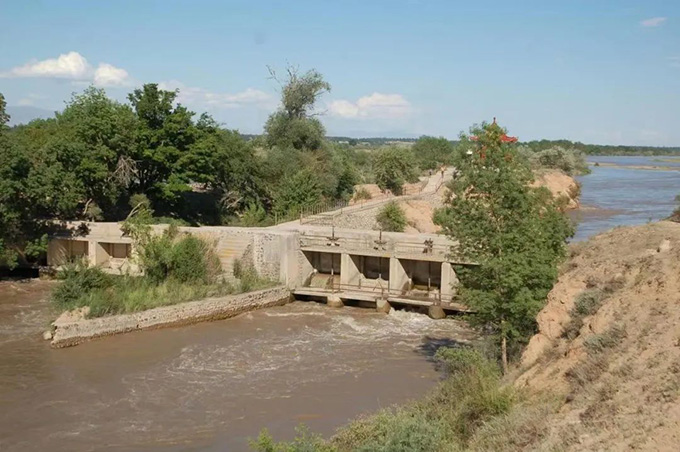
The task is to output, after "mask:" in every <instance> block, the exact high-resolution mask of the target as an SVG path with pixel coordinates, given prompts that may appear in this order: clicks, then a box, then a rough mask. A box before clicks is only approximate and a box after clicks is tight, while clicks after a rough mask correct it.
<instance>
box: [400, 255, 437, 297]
mask: <svg viewBox="0 0 680 452" xmlns="http://www.w3.org/2000/svg"><path fill="white" fill-rule="evenodd" d="M398 263H399V267H401V268H400V270H402V271H403V274H404V275H405V276H406V278H407V281H406V283H405V284H404V285H403V286H402V287H400V288H399V289H401V290H402V293H403V294H404V295H407V294H408V295H409V296H415V297H426V298H433V297H435V298H438V297H439V294H440V291H441V275H442V264H441V262H430V261H416V260H410V259H398Z"/></svg>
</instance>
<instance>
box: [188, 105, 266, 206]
mask: <svg viewBox="0 0 680 452" xmlns="http://www.w3.org/2000/svg"><path fill="white" fill-rule="evenodd" d="M210 121H212V120H211V119H210V118H208V117H207V116H204V117H202V118H201V120H199V124H198V128H199V130H200V131H201V132H202V133H201V137H200V138H199V139H198V141H197V142H196V143H195V144H194V145H192V148H191V152H190V153H188V154H186V155H185V156H184V157H183V158H182V159H180V161H179V165H180V166H181V167H182V168H183V171H184V172H185V174H186V176H187V177H188V178H189V179H190V180H191V181H193V182H198V183H203V184H206V185H207V187H208V188H209V189H211V190H213V191H215V192H216V193H217V196H218V199H219V203H220V206H221V210H222V213H223V214H224V215H225V216H232V215H234V214H236V213H238V212H241V211H242V210H243V209H245V208H246V207H248V206H250V205H256V206H257V205H264V204H266V203H267V202H268V197H267V193H266V190H265V187H264V182H263V180H262V169H261V168H262V164H261V161H260V158H259V157H258V156H256V155H255V153H254V151H253V147H252V145H251V144H249V143H247V142H245V141H244V140H243V138H241V136H240V135H239V133H238V132H236V131H231V130H222V129H219V128H217V126H216V124H215V125H214V126H211V125H209V124H210Z"/></svg>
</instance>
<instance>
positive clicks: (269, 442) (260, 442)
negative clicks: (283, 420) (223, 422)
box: [250, 425, 336, 452]
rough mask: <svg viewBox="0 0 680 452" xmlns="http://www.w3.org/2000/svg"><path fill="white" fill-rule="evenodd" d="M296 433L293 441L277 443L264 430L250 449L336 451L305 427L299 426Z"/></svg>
mask: <svg viewBox="0 0 680 452" xmlns="http://www.w3.org/2000/svg"><path fill="white" fill-rule="evenodd" d="M295 431H296V433H297V435H296V436H295V439H294V440H293V441H290V442H286V441H282V442H280V443H277V442H275V441H274V438H272V436H271V435H270V434H269V432H268V431H267V430H266V429H264V430H262V431H261V432H260V434H259V436H258V437H257V439H256V440H254V441H250V448H251V449H252V450H254V451H257V452H332V451H335V450H336V449H335V448H334V447H333V446H331V445H329V444H327V443H326V442H325V441H324V440H323V438H322V437H321V436H319V435H315V434H313V433H310V432H309V430H308V429H307V427H305V426H304V425H301V426H298V427H297V428H296V429H295Z"/></svg>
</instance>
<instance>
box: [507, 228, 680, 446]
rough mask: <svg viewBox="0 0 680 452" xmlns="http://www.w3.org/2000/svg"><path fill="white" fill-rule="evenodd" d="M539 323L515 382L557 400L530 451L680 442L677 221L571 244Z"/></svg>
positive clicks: (679, 252)
mask: <svg viewBox="0 0 680 452" xmlns="http://www.w3.org/2000/svg"><path fill="white" fill-rule="evenodd" d="M577 300H578V301H577ZM588 300H590V302H588ZM593 300H595V302H593ZM576 304H578V308H579V309H581V312H580V314H579V312H577V311H576V310H575V305H576ZM588 306H589V308H588V309H584V307H588ZM584 311H587V312H585V313H584ZM538 323H539V328H540V332H539V333H538V334H537V335H535V336H534V337H533V338H532V339H531V342H530V344H529V346H528V347H527V349H526V351H525V353H524V355H523V359H522V365H521V369H520V371H519V373H520V375H519V377H518V378H517V380H516V381H515V384H516V385H517V386H519V387H524V388H527V389H529V390H530V391H531V392H543V391H546V392H550V393H552V394H557V395H558V397H562V398H563V400H564V402H563V405H562V406H561V408H560V409H559V411H558V412H557V413H555V414H554V415H553V416H552V417H550V418H549V419H548V421H547V422H548V423H549V426H550V428H549V432H550V434H549V435H547V436H546V437H545V438H544V440H543V441H542V442H541V444H540V447H534V446H536V445H533V446H532V447H531V449H530V450H539V449H540V450H552V448H553V447H558V448H559V449H560V450H583V451H586V450H587V451H590V450H607V451H609V450H649V451H652V450H668V451H676V450H680V224H678V223H673V222H669V221H662V222H659V223H654V224H649V225H644V226H638V227H630V228H617V229H614V230H612V231H610V232H607V233H604V234H602V235H599V236H597V237H595V238H593V239H591V240H589V241H588V242H586V243H583V244H577V245H575V246H574V247H573V248H572V256H571V258H570V259H569V261H568V262H567V264H566V265H565V268H564V272H563V274H562V275H561V276H560V279H559V281H558V283H557V284H556V285H555V287H554V289H553V290H552V292H551V293H550V295H549V301H548V304H547V306H546V307H545V308H544V309H543V310H542V311H541V313H540V314H539V316H538Z"/></svg>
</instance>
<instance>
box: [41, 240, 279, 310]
mask: <svg viewBox="0 0 680 452" xmlns="http://www.w3.org/2000/svg"><path fill="white" fill-rule="evenodd" d="M139 263H140V267H141V269H142V271H143V276H131V275H120V276H118V275H110V274H107V273H105V272H104V271H102V270H101V269H100V268H98V267H89V266H88V265H87V264H86V263H84V262H73V263H70V264H68V265H66V266H65V267H64V268H63V270H62V271H61V272H60V273H59V274H58V278H59V279H61V280H62V281H63V282H62V284H60V285H59V286H57V287H56V289H55V290H54V292H53V293H52V301H53V303H54V304H55V305H56V306H57V307H58V308H60V309H61V310H64V311H68V310H72V309H75V308H81V307H89V309H90V311H89V314H88V315H89V317H101V316H105V315H112V314H124V313H130V312H137V311H143V310H146V309H151V308H157V307H160V306H167V305H172V304H176V303H181V302H185V301H191V300H198V299H201V298H206V297H215V296H223V295H229V294H236V293H242V292H249V291H252V290H257V289H263V288H266V287H272V286H273V285H274V284H275V283H274V282H273V281H270V280H268V279H266V278H262V277H260V276H259V275H258V274H257V272H256V271H255V269H254V268H253V267H252V266H249V265H244V264H243V263H240V262H239V263H238V265H237V266H235V268H237V269H238V274H235V276H236V278H237V280H236V281H235V282H234V283H230V282H227V281H225V280H224V279H221V275H220V274H221V266H220V262H219V259H218V258H217V256H216V255H215V253H214V250H213V248H212V247H211V246H210V244H208V243H207V242H205V241H203V240H201V239H200V238H197V237H194V236H191V235H179V234H177V232H176V230H172V229H171V230H169V232H168V231H166V232H165V233H163V234H161V235H158V236H153V237H149V238H148V239H147V240H146V241H145V242H144V243H143V245H142V246H141V247H140V251H139ZM235 273H236V272H235Z"/></svg>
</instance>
